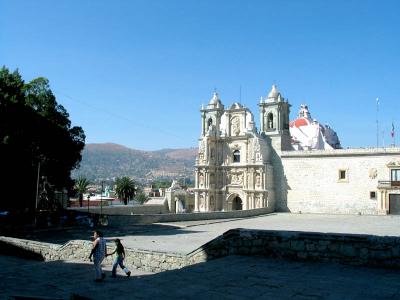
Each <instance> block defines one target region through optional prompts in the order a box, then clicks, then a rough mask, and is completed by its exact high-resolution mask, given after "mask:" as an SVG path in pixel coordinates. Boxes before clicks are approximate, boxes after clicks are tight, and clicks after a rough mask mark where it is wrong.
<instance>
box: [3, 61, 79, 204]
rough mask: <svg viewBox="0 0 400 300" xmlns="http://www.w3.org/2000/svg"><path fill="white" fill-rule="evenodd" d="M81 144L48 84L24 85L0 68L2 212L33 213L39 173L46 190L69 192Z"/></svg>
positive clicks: (40, 80) (15, 75)
mask: <svg viewBox="0 0 400 300" xmlns="http://www.w3.org/2000/svg"><path fill="white" fill-rule="evenodd" d="M84 145H85V134H84V132H83V130H82V128H81V127H72V126H71V122H70V120H69V115H68V113H67V111H66V110H65V108H64V107H62V106H61V105H59V104H58V103H57V101H56V98H55V96H54V95H53V93H52V91H51V89H50V86H49V82H48V80H47V79H45V78H37V79H34V80H32V81H31V82H29V83H25V82H24V81H23V80H22V78H21V76H20V74H19V73H18V71H14V72H10V71H9V70H8V69H7V68H6V67H2V68H1V69H0V153H1V155H0V165H1V168H2V171H3V174H7V176H5V177H7V178H6V179H4V180H2V181H1V183H0V184H1V190H2V193H3V197H2V198H1V199H0V207H1V208H15V209H19V210H26V209H33V208H34V207H35V199H36V184H37V178H38V171H39V170H40V174H39V178H42V177H44V176H45V177H46V178H47V183H48V184H49V186H51V187H53V188H54V189H63V188H67V189H68V190H69V191H70V192H71V191H72V189H73V185H74V182H73V180H72V179H71V176H70V174H71V170H72V169H74V168H76V167H77V166H78V165H79V162H80V161H81V158H82V157H81V151H82V149H83V147H84ZM21 182H23V188H21V184H20V183H21ZM40 183H41V182H40ZM41 184H42V183H41ZM15 191H18V194H15ZM3 199H4V200H6V201H4V200H3Z"/></svg>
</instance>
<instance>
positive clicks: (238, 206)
mask: <svg viewBox="0 0 400 300" xmlns="http://www.w3.org/2000/svg"><path fill="white" fill-rule="evenodd" d="M242 209H243V202H242V199H241V198H240V197H239V196H236V197H235V198H233V200H232V210H242Z"/></svg>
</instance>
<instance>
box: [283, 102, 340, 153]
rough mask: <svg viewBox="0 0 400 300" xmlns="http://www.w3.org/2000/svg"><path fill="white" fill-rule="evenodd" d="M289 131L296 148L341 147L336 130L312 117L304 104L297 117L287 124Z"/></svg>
mask: <svg viewBox="0 0 400 300" xmlns="http://www.w3.org/2000/svg"><path fill="white" fill-rule="evenodd" d="M289 131H290V135H291V139H292V145H293V146H294V148H295V149H296V150H313V149H321V150H322V149H338V148H341V146H340V141H339V138H338V136H337V134H336V132H335V131H334V130H333V129H331V128H330V127H329V126H323V125H322V124H320V123H319V122H318V121H317V120H315V119H312V118H311V113H310V111H309V109H308V106H307V105H306V104H302V105H301V106H300V110H299V115H298V117H297V119H295V120H293V121H291V122H290V124H289Z"/></svg>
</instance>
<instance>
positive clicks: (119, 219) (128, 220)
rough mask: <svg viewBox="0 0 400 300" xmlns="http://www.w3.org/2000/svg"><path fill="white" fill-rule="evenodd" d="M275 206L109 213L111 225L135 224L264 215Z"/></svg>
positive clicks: (270, 211) (109, 223)
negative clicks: (162, 212)
mask: <svg viewBox="0 0 400 300" xmlns="http://www.w3.org/2000/svg"><path fill="white" fill-rule="evenodd" d="M273 210H274V209H273V207H265V208H257V209H249V210H234V211H225V212H222V211H214V212H199V213H183V214H157V215H148V214H147V215H129V216H126V215H119V216H117V215H107V218H108V225H109V226H124V225H134V224H153V223H161V222H179V221H198V220H214V219H232V218H246V217H253V216H259V215H264V214H268V213H272V212H273Z"/></svg>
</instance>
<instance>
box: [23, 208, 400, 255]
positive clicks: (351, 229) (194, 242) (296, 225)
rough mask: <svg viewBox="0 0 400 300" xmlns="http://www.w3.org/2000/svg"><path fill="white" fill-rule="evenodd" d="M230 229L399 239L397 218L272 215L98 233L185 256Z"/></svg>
mask: <svg viewBox="0 0 400 300" xmlns="http://www.w3.org/2000/svg"><path fill="white" fill-rule="evenodd" d="M233 228H247V229H267V230H289V231H309V232H331V233H332V232H336V233H359V234H372V235H380V236H385V235H388V236H400V216H355V215H324V214H289V213H274V214H269V215H264V216H259V217H252V218H246V219H228V220H223V219H222V220H221V219H220V220H206V221H187V222H171V223H165V224H153V225H137V226H127V227H124V228H109V227H104V228H102V230H103V231H104V233H105V237H106V238H109V239H113V238H115V237H119V238H122V240H123V243H124V245H125V246H126V247H129V248H136V249H143V250H152V251H164V252H176V253H183V254H187V253H190V252H191V251H193V250H195V249H197V248H199V247H201V246H202V245H204V244H205V243H207V242H208V241H210V240H212V239H214V238H216V237H217V236H219V235H221V234H223V233H224V232H226V231H228V230H229V229H233ZM91 235H92V232H91V229H90V228H86V229H70V230H62V231H60V232H49V231H43V232H39V233H36V234H34V235H30V236H26V237H23V238H27V239H33V240H40V241H46V242H51V243H59V244H63V243H66V242H67V241H68V240H72V239H83V240H89V239H90V237H91Z"/></svg>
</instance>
